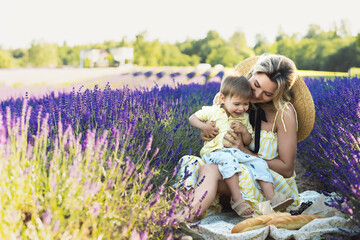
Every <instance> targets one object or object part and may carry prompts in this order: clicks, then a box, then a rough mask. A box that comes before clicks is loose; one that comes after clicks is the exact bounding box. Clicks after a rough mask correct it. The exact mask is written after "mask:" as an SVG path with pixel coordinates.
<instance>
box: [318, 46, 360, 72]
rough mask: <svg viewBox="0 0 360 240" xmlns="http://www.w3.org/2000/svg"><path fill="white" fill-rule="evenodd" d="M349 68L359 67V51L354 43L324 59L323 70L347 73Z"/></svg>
mask: <svg viewBox="0 0 360 240" xmlns="http://www.w3.org/2000/svg"><path fill="white" fill-rule="evenodd" d="M351 67H360V49H359V47H358V46H357V45H356V42H355V41H354V42H353V43H352V44H350V45H348V46H346V47H343V48H341V49H339V50H338V51H337V52H335V53H334V54H332V55H330V56H328V57H327V58H326V59H325V66H324V68H325V69H328V70H331V71H341V72H347V71H348V70H349V69H350V68H351Z"/></svg>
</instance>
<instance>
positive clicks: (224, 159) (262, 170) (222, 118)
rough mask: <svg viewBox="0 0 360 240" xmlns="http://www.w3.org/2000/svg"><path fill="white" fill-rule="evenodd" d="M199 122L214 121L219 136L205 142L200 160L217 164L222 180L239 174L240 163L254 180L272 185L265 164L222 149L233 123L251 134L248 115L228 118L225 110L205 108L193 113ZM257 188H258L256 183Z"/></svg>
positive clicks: (246, 155) (257, 159)
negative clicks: (240, 124) (237, 122)
mask: <svg viewBox="0 0 360 240" xmlns="http://www.w3.org/2000/svg"><path fill="white" fill-rule="evenodd" d="M195 116H196V117H197V118H199V119H200V120H201V121H214V122H216V127H217V128H219V134H218V135H217V136H216V137H215V138H214V139H213V140H211V141H206V142H205V143H204V147H203V148H202V149H201V151H200V156H201V157H202V159H203V160H204V161H205V162H206V163H209V164H217V165H218V168H219V171H220V173H221V175H222V176H223V179H226V178H230V177H232V176H234V174H236V173H240V172H241V166H240V163H242V164H244V165H245V166H247V167H248V168H249V170H250V172H251V173H252V175H253V177H254V179H255V180H262V181H265V182H271V183H273V179H272V176H271V174H270V172H269V171H268V169H269V167H268V165H267V163H266V162H265V161H264V160H263V159H261V158H258V157H256V156H253V155H250V154H246V153H244V152H243V151H241V150H239V149H237V148H224V144H223V141H224V136H225V134H226V133H227V130H229V129H231V128H230V127H231V124H232V122H234V121H240V122H241V123H242V124H243V125H244V126H245V127H246V129H247V130H248V132H249V133H250V134H252V133H253V130H252V126H251V124H250V120H249V114H248V113H243V114H241V116H240V117H238V118H234V117H232V116H231V115H230V116H228V115H227V113H226V111H225V109H223V108H222V107H221V106H220V105H213V106H205V107H202V109H201V110H199V111H197V112H196V113H195ZM256 186H257V188H259V189H261V188H260V185H259V183H258V182H257V181H256Z"/></svg>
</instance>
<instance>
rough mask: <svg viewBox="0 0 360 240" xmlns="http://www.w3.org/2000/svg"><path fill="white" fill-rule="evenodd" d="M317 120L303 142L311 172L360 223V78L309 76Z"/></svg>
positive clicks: (302, 153)
mask: <svg viewBox="0 0 360 240" xmlns="http://www.w3.org/2000/svg"><path fill="white" fill-rule="evenodd" d="M306 82H307V85H308V87H309V89H310V91H311V94H312V95H313V98H314V103H315V108H316V120H315V125H314V129H313V131H312V133H311V135H310V136H309V137H308V138H307V139H306V140H305V141H304V142H301V143H300V145H299V157H300V158H303V159H304V160H305V164H304V165H305V167H306V168H307V169H308V170H309V174H310V175H312V176H313V177H315V178H317V179H320V180H321V181H322V182H323V183H324V190H325V191H329V192H332V191H335V192H337V193H338V194H339V195H340V196H341V197H340V198H336V199H334V200H333V202H332V204H331V205H332V206H334V207H337V208H338V209H340V210H342V211H344V212H345V213H347V214H349V215H350V217H351V218H352V219H354V220H355V221H356V222H357V224H359V225H360V202H359V199H360V162H359V159H360V148H359V146H360V145H359V144H360V119H359V118H360V87H359V86H360V79H359V78H356V77H355V78H346V77H343V78H339V77H337V78H335V79H334V80H333V81H330V80H327V79H323V78H317V79H307V81H306Z"/></svg>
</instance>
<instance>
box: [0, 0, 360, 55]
mask: <svg viewBox="0 0 360 240" xmlns="http://www.w3.org/2000/svg"><path fill="white" fill-rule="evenodd" d="M358 11H359V0H297V1H294V0H247V1H243V0H178V1H174V0H98V1H95V0H61V1H60V0H0V46H1V47H2V48H5V49H9V48H13V49H14V48H28V47H30V45H31V42H32V41H44V42H49V43H57V44H60V45H62V44H63V43H64V41H66V43H67V44H68V45H70V46H74V45H79V44H91V43H102V42H104V41H106V40H114V41H121V40H122V39H123V38H124V37H125V38H126V39H127V41H132V40H134V39H135V36H136V35H137V34H139V33H141V32H144V31H146V32H147V35H146V39H147V40H149V41H152V40H155V39H158V40H159V41H161V42H170V43H175V42H183V41H185V40H186V39H187V38H190V39H201V38H205V37H206V33H207V32H208V31H209V30H215V31H217V32H218V33H219V34H220V36H221V37H222V38H224V39H225V40H228V39H229V38H230V37H231V35H232V34H233V33H234V32H236V31H242V32H244V33H245V36H246V40H247V44H248V45H249V46H253V45H254V44H255V36H256V34H258V33H260V34H262V35H263V36H265V37H266V38H267V40H268V41H269V42H274V40H275V36H276V34H277V33H278V31H279V29H282V31H283V32H285V33H286V34H289V35H292V34H294V33H298V34H301V35H305V34H306V32H307V30H308V29H309V26H310V24H316V25H319V26H320V27H321V29H323V30H325V31H329V30H330V29H331V28H332V27H333V26H334V25H335V24H336V25H337V26H338V27H339V26H340V25H341V21H346V22H347V23H348V24H349V26H350V27H351V34H352V35H354V36H355V35H357V34H358V33H360V15H359V12H358Z"/></svg>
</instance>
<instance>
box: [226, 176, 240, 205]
mask: <svg viewBox="0 0 360 240" xmlns="http://www.w3.org/2000/svg"><path fill="white" fill-rule="evenodd" d="M224 182H225V184H226V185H227V187H228V188H229V190H230V193H231V198H232V200H233V201H234V202H237V201H238V200H240V199H242V196H241V193H240V188H239V174H237V173H236V174H234V175H233V176H232V177H229V178H226V179H224Z"/></svg>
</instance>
